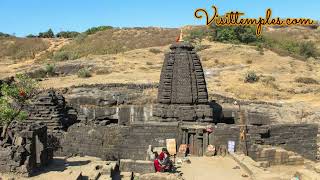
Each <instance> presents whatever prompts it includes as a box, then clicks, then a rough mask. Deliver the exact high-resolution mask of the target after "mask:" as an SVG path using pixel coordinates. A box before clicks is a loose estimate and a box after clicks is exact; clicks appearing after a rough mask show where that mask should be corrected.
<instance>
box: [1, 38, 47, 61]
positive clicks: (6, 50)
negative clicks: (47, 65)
mask: <svg viewBox="0 0 320 180" xmlns="http://www.w3.org/2000/svg"><path fill="white" fill-rule="evenodd" d="M0 47H1V48H0V60H1V59H3V58H5V57H7V58H10V59H18V60H19V59H27V58H35V55H36V54H37V53H39V52H41V51H44V50H46V49H47V48H48V47H49V43H48V42H46V41H44V40H42V39H39V38H15V37H9V38H0Z"/></svg>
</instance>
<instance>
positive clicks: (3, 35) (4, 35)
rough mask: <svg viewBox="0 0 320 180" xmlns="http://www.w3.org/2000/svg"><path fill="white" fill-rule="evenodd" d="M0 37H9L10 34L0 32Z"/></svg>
mask: <svg viewBox="0 0 320 180" xmlns="http://www.w3.org/2000/svg"><path fill="white" fill-rule="evenodd" d="M0 37H11V35H10V34H6V33H2V32H0Z"/></svg>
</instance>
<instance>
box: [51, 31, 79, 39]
mask: <svg viewBox="0 0 320 180" xmlns="http://www.w3.org/2000/svg"><path fill="white" fill-rule="evenodd" d="M79 34H80V33H79V32H76V31H61V32H59V33H57V34H56V36H57V37H58V38H75V37H77V36H78V35H79Z"/></svg>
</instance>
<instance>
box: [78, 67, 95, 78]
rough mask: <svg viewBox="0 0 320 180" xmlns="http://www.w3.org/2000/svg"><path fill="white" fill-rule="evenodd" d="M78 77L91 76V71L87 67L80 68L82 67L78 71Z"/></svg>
mask: <svg viewBox="0 0 320 180" xmlns="http://www.w3.org/2000/svg"><path fill="white" fill-rule="evenodd" d="M77 74H78V77H80V78H88V77H91V76H92V75H91V72H90V70H89V69H88V68H82V69H79V71H78V73H77Z"/></svg>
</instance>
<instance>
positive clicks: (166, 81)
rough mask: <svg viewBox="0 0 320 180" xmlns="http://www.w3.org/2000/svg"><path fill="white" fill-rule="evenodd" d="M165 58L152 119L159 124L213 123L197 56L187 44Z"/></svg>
mask: <svg viewBox="0 0 320 180" xmlns="http://www.w3.org/2000/svg"><path fill="white" fill-rule="evenodd" d="M170 49H171V52H169V53H168V54H166V55H165V59H164V63H163V67H162V71H161V76H160V83H159V88H158V104H157V105H156V106H155V107H154V109H155V110H154V116H156V117H160V118H161V120H162V121H191V122H195V121H197V122H212V121H213V119H212V112H213V111H212V109H211V108H210V106H209V104H208V91H207V86H206V80H205V77H204V72H203V69H202V65H201V61H200V58H199V56H198V55H197V54H196V52H195V51H194V47H193V46H192V45H191V44H189V43H187V42H178V43H176V44H173V45H172V46H171V47H170Z"/></svg>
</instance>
